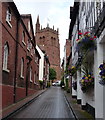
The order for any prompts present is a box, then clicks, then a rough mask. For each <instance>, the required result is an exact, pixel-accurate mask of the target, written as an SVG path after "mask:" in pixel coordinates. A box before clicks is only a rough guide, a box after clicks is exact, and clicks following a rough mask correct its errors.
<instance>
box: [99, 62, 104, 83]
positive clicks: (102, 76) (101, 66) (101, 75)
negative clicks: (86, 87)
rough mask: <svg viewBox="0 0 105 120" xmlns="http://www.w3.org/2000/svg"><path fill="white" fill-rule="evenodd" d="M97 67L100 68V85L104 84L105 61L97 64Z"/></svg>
mask: <svg viewBox="0 0 105 120" xmlns="http://www.w3.org/2000/svg"><path fill="white" fill-rule="evenodd" d="M99 69H100V73H99V75H100V78H101V80H100V81H99V83H100V84H102V85H105V63H103V64H101V65H100V66H99Z"/></svg>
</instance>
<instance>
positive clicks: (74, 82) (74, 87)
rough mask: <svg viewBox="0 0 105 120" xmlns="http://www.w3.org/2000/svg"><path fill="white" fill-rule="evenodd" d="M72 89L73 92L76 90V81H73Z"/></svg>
mask: <svg viewBox="0 0 105 120" xmlns="http://www.w3.org/2000/svg"><path fill="white" fill-rule="evenodd" d="M72 87H73V89H74V90H77V81H73V83H72Z"/></svg>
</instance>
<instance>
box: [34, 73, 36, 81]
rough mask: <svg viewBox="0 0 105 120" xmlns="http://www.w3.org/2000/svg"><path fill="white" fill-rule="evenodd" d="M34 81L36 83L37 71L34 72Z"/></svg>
mask: <svg viewBox="0 0 105 120" xmlns="http://www.w3.org/2000/svg"><path fill="white" fill-rule="evenodd" d="M34 83H36V72H35V73H34Z"/></svg>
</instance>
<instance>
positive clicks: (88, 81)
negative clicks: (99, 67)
mask: <svg viewBox="0 0 105 120" xmlns="http://www.w3.org/2000/svg"><path fill="white" fill-rule="evenodd" d="M80 85H81V90H82V91H83V92H84V93H85V92H86V91H87V90H88V89H89V88H90V87H93V86H94V77H93V76H92V75H91V74H89V75H87V76H86V75H84V76H83V77H82V79H81V80H80Z"/></svg>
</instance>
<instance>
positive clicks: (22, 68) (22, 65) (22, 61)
mask: <svg viewBox="0 0 105 120" xmlns="http://www.w3.org/2000/svg"><path fill="white" fill-rule="evenodd" d="M20 77H21V78H24V59H23V58H21V75H20Z"/></svg>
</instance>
